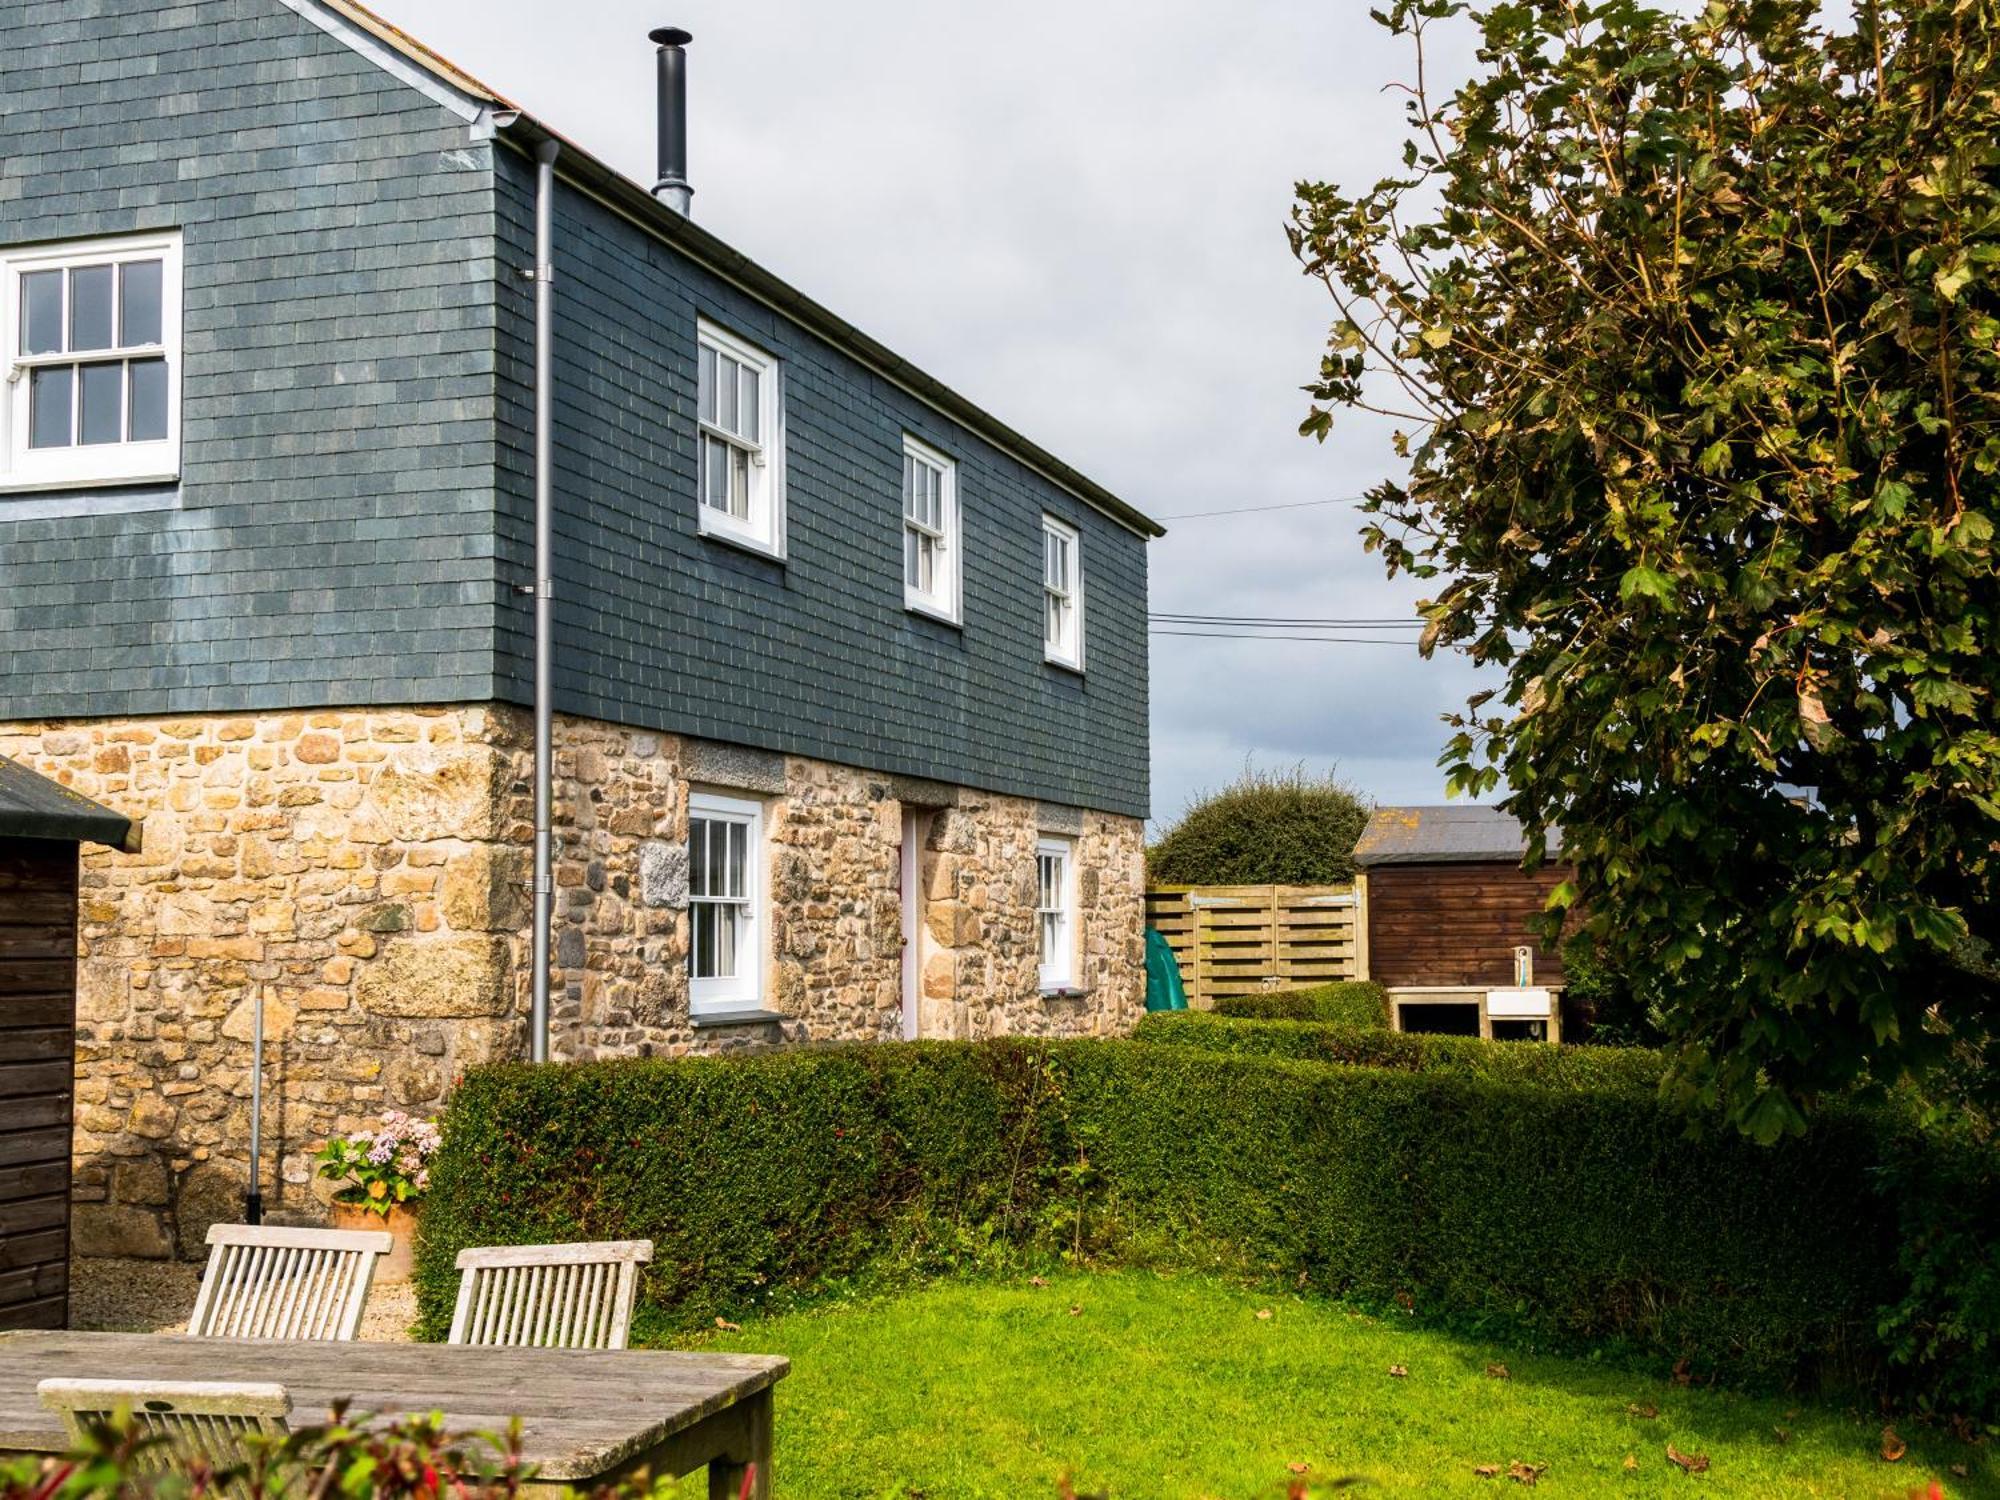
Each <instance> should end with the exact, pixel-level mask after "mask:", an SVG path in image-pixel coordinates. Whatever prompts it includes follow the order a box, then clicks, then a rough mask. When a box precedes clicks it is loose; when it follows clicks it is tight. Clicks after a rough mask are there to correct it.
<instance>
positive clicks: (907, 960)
mask: <svg viewBox="0 0 2000 1500" xmlns="http://www.w3.org/2000/svg"><path fill="white" fill-rule="evenodd" d="M923 823H924V819H923V815H922V814H921V813H919V812H916V811H914V810H913V809H910V808H905V809H904V810H903V847H902V850H901V858H900V860H899V862H898V872H897V879H898V882H899V884H900V885H901V887H902V897H903V1040H904V1041H906V1042H914V1041H915V1040H916V1039H917V1038H918V1036H919V1035H921V1034H922V1030H923V1026H922V1021H921V1019H920V1018H919V1015H918V1009H917V1007H918V1000H919V997H920V995H921V992H922V988H923V946H924V945H923V916H924V903H923V892H922V891H921V890H920V889H919V877H920V875H921V873H922V866H921V864H920V860H921V858H922V849H923V842H922V839H921V838H920V837H919V835H920V834H921V833H922V831H923Z"/></svg>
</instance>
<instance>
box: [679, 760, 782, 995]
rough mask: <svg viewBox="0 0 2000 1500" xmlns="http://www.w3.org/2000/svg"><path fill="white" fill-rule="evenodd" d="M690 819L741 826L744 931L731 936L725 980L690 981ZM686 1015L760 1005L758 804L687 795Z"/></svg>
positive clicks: (762, 901)
mask: <svg viewBox="0 0 2000 1500" xmlns="http://www.w3.org/2000/svg"><path fill="white" fill-rule="evenodd" d="M696 819H701V820H703V821H706V822H713V823H733V824H741V825H743V826H744V828H745V830H746V832H745V834H744V841H743V861H744V866H743V895H742V897H741V898H740V901H739V910H740V911H741V912H742V914H743V916H742V921H743V924H744V927H745V928H747V931H739V933H738V935H737V943H736V954H737V972H736V973H735V974H734V975H731V976H729V977H727V978H710V979H697V978H695V976H694V925H695V907H696V906H697V905H700V904H703V898H699V897H697V896H696V895H695V894H694V887H695V871H694V824H695V820H696ZM687 848H688V956H687V970H688V1013H689V1014H690V1015H694V1016H704V1015H715V1014H718V1013H727V1012H730V1011H741V1010H757V1009H760V1008H761V1007H762V1005H763V1003H764V973H765V969H766V967H767V964H766V961H765V959H766V951H765V950H766V942H765V936H764V934H765V932H766V931H767V929H768V927H769V923H768V922H767V920H766V917H767V915H768V913H767V911H766V900H767V892H768V890H769V884H768V882H767V881H766V879H765V875H764V862H765V861H764V804H763V803H761V802H754V801H751V800H749V799H747V798H742V797H722V796H717V795H715V794H713V793H709V792H690V793H688V840H687Z"/></svg>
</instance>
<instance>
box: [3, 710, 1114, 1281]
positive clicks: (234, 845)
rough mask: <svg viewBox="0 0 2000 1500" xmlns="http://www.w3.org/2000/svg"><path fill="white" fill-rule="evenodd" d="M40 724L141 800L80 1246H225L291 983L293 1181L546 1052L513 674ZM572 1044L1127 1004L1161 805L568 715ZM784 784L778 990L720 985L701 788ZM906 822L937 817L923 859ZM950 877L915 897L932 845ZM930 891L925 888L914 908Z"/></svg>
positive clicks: (122, 860) (81, 1173) (9, 748)
mask: <svg viewBox="0 0 2000 1500" xmlns="http://www.w3.org/2000/svg"><path fill="white" fill-rule="evenodd" d="M0 755H7V756H10V757H12V758H14V759H16V760H19V761H21V762H22V763H24V764H26V765H28V766H30V767H32V768H33V769H35V770H38V771H40V772H42V773H43V774H46V775H49V776H52V777H54V778H56V779H57V780H60V781H62V782H64V783H66V784H68V785H71V786H74V787H75V788H77V790H79V791H81V792H84V793H86V794H87V795H90V796H92V797H96V798H99V799H100V800H103V801H105V802H107V803H108V804H110V805H112V806H115V807H117V808H119V809H120V810H121V811H124V812H127V813H129V814H130V815H132V816H133V817H135V818H136V819H139V820H140V821H141V822H142V824H143V828H144V847H143V851H142V852H141V853H138V854H132V855H127V854H118V853H113V852H111V851H106V850H92V851H90V852H89V853H88V854H87V855H86V857H85V865H84V871H83V901H82V913H81V933H80V938H81V949H80V951H81V955H82V956H81V961H80V967H79V976H78V992H79V1001H78V1058H77V1069H78V1087H77V1122H76V1123H77V1130H76V1141H75V1149H76V1155H77V1176H76V1189H75V1190H76V1194H77V1204H76V1214H75V1232H76V1243H77V1248H78V1250H79V1252H80V1253H84V1254H113V1255H138V1256H150V1257H171V1256H175V1255H179V1256H186V1257H192V1256H196V1255H199V1254H200V1253H201V1245H202V1238H203V1236H204V1234H205V1233H206V1231H207V1227H208V1225H209V1224H210V1223H211V1222H213V1221H214V1220H215V1219H217V1218H233V1217H236V1216H237V1214H238V1213H239V1211H240V1207H241V1200H242V1194H243V1192H244V1189H245V1186H246V1184H247V1177H248V1170H247V1167H248V1164H247V1142H248V1137H249V1104H248V1100H249V1062H250V1036H251V1021H252V1014H253V1009H254V1001H255V1000H256V999H257V998H259V997H261V999H262V1001H263V1004H264V1015H265V1026H266V1039H267V1066H266V1078H265V1116H264V1121H263V1125H264V1139H265V1142H266V1151H267V1161H266V1164H265V1173H266V1176H265V1181H264V1193H265V1202H266V1208H267V1211H268V1212H269V1213H271V1214H272V1215H273V1217H276V1218H298V1219H305V1220H311V1219H316V1218H318V1217H319V1216H320V1215H321V1213H322V1211H323V1203H324V1194H325V1191H326V1189H327V1185H326V1184H323V1183H318V1182H316V1181H315V1180H314V1179H313V1177H312V1174H311V1165H310V1158H311V1155H312V1153H313V1152H314V1151H315V1150H316V1149H317V1148H318V1146H319V1144H320V1143H321V1142H322V1141H323V1140H324V1139H325V1137H326V1136H327V1135H328V1134H329V1133H330V1132H333V1131H337V1130H350V1129H354V1128H358V1127H362V1126H365V1125H367V1124H370V1123H372V1121H373V1120H374V1118H375V1117H376V1116H377V1115H379V1114H380V1112H381V1111H382V1110H383V1109H385V1108H389V1107H395V1108H403V1109H411V1110H417V1111H431V1110H435V1109H436V1108H438V1107H439V1106H440V1105H441V1104H442V1102H443V1100H444V1098H445V1096H446V1095H447V1094H448V1092H449V1090H450V1087H451V1084H452V1081H453V1079H454V1078H455V1077H456V1076H457V1075H458V1073H459V1072H460V1071H461V1070H463V1069H464V1068H465V1067H467V1066H470V1065H473V1064H476V1063H480V1062H485V1061H489V1060H494V1059H502V1058H512V1057H518V1056H520V1055H522V1054H523V1053H524V1052H525V1043H526V1035H525V1021H524V1017H525V1016H526V1013H527V1000H528V994H527V988H528V979H527V962H526V958H527V922H528V915H529V913H528V903H527V900H526V894H525V886H524V882H525V880H526V878H527V874H528V867H529V850H530V847H531V838H530V810H531V803H530V790H529V789H530V769H531V756H530V752H529V723H528V719H527V716H526V715H525V714H524V713H522V712H521V711H519V710H517V709H514V708H511V707H506V706H495V705H484V706H470V707H468V706H453V707H449V708H407V709H405V708H396V709H367V710H360V709H329V710H324V711H309V712H298V713H272V714H245V715H240V716H230V715H222V716H205V717H189V718H130V719H97V720H88V721H67V722H51V723H46V724H13V725H0ZM556 772H557V774H556V792H557V805H556V834H557V839H558V856H557V862H556V877H557V897H556V924H555V955H554V957H555V969H556V973H555V982H554V986H553V1004H552V1011H553V1015H552V1036H551V1052H552V1055H553V1056H555V1057H556V1058H557V1059H559V1060H560V1059H584V1058H597V1057H615V1056H634V1055H667V1056H672V1055H680V1054H684V1053H690V1052H714V1051H719V1050H726V1049H732V1048H743V1047H756V1046H768V1045H774V1044H779V1043H783V1042H802V1041H832V1040H868V1039H881V1040H886V1039H891V1038H895V1037H898V1036H901V1035H903V1034H904V1024H905V1023H904V994H905V971H904V956H903V953H904V935H905V925H906V922H910V923H911V924H912V925H913V928H914V933H915V937H916V942H917V953H916V955H915V957H914V959H913V966H914V968H913V972H912V974H911V976H910V982H911V987H912V989H913V991H914V995H915V1003H916V1014H917V1018H918V1022H919V1034H921V1035H923V1036H926V1037H968V1038H969V1037H984V1036H994V1035H1006V1034H1035V1035H1072V1034H1083V1033H1106V1032H1116V1031H1122V1030H1124V1029H1125V1028H1127V1027H1128V1026H1129V1025H1130V1024H1131V1023H1132V1021H1133V1020H1135V1019H1136V1018H1137V1016H1138V1014H1139V1012H1140V1010H1141V1008H1142V1004H1143V990H1142V986H1143V964H1142V960H1143V949H1142V921H1143V849H1142V843H1141V825H1140V824H1139V822H1138V821H1137V820H1136V819H1132V818H1125V817H1120V816H1116V815H1112V814H1106V813H1098V812H1086V811H1083V810H1080V809H1075V808H1068V807H1055V806H1051V805H1045V804H1038V803H1036V802H1033V801H1029V800H1025V799H1021V798H1013V797H1004V796H999V795H996V794H992V793H987V792H979V791H972V790H968V789H965V788H957V787H949V786H943V785H940V784H937V783H931V782H912V781H909V780H906V779H901V778H897V777H894V776H890V775H886V774H880V773H873V772H866V771H860V770H856V769H853V768H850V767H845V766H838V765H833V764H829V763H827V762H823V761H816V760H811V759H807V758H804V757H799V756H789V757H787V756H778V755H773V754H769V753H764V752H758V751H748V750H741V749H735V748H732V747H725V746H721V745H717V744H714V743H710V742H705V741H699V740H689V739H684V738H681V737H677V736H673V735H667V734H659V733H653V732H647V731H640V730H634V729H630V728H623V727H619V726H615V725H610V724H604V723H600V722H597V721H592V720H574V719H560V720H559V721H558V724H557V766H556ZM690 787H696V788H702V789H708V790H715V791H723V792H728V793H731V794H733V795H736V796H748V797H754V798H757V799H760V800H761V801H762V802H763V804H764V805H765V807H766V810H767V817H766V830H767V831H766V837H765V848H764V850H763V858H764V862H765V864H764V868H765V872H766V877H767V880H768V887H769V891H770V901H769V914H768V921H767V922H765V923H764V924H763V926H764V927H765V928H766V932H765V935H764V939H763V953H762V962H763V965H764V973H765V983H764V987H763V989H764V1001H763V1013H760V1015H759V1016H758V1017H756V1018H754V1019H748V1020H744V1019H736V1020H733V1021H731V1022H730V1023H728V1024H719V1025H709V1024H704V1023H703V1022H702V1021H698V1020H696V1019H695V1018H693V1017H691V1016H690V1012H689V1004H688V979H687V957H686V955H687V941H688V938H687V933H688V917H687V903H688V867H687V850H686V840H687V794H688V791H689V788H690ZM906 831H907V832H909V833H912V834H914V837H915V839H916V843H917V847H916V848H915V849H913V850H912V851H911V852H910V857H909V858H908V860H907V861H906V860H905V857H904V849H903V843H904V839H905V836H906ZM1050 833H1053V834H1061V835H1063V836H1065V837H1069V838H1071V839H1073V841H1074V848H1075V851H1076V861H1077V870H1078V874H1077V895H1078V903H1077V905H1078V923H1077V926H1078V932H1077V976H1078V982H1077V984H1076V985H1075V986H1074V990H1075V993H1074V994H1071V995H1068V996H1061V997H1057V996H1044V995H1043V994H1042V993H1041V992H1040V990H1039V987H1038V983H1037V957H1038V955H1037V947H1036V924H1035V846H1036V841H1037V838H1038V836H1040V835H1042V834H1050ZM906 868H908V869H912V870H913V871H914V872H915V876H916V882H917V889H916V891H915V892H914V893H913V896H912V898H911V899H910V900H909V901H908V902H907V903H906V901H905V896H904V892H903V889H902V886H903V871H904V870H905V869H906ZM906 912H907V913H908V916H906Z"/></svg>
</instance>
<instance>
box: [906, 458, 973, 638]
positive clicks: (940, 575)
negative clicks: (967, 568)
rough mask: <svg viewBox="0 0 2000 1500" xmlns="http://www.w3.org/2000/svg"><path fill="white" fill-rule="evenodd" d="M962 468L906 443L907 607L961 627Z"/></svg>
mask: <svg viewBox="0 0 2000 1500" xmlns="http://www.w3.org/2000/svg"><path fill="white" fill-rule="evenodd" d="M958 584H959V568H958V465H957V464H955V463H953V462H952V461H951V460H950V459H948V458H946V457H945V456H944V455H943V454H942V453H940V452H938V451H937V449H935V448H932V447H930V446H928V445H927V444H924V443H920V442H918V441H917V440H916V439H915V438H913V437H910V436H908V435H907V434H906V435H905V436H904V438H903V603H904V604H905V605H906V606H908V607H909V608H911V609H915V610H922V611H923V612H924V613H925V614H927V615H936V616H937V617H938V618H939V619H942V620H949V621H951V622H952V623H953V624H954V625H955V624H957V623H958Z"/></svg>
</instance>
